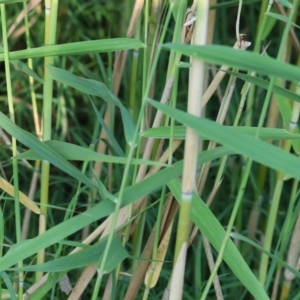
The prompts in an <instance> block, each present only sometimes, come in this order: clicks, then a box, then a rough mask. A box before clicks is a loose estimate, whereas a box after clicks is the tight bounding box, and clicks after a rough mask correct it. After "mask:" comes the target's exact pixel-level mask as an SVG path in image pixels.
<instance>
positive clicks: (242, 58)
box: [163, 43, 300, 82]
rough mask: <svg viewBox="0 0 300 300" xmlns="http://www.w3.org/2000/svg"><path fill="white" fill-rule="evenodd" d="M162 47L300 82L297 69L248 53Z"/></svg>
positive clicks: (197, 47) (213, 48) (221, 63)
mask: <svg viewBox="0 0 300 300" xmlns="http://www.w3.org/2000/svg"><path fill="white" fill-rule="evenodd" d="M163 47H164V48H166V49H172V50H176V51H178V52H180V53H182V54H183V55H187V56H192V57H196V58H199V59H202V60H204V61H206V62H210V63H214V64H220V65H223V64H225V65H227V66H230V67H234V68H237V69H240V70H247V71H255V72H257V73H260V74H265V75H268V76H276V77H279V78H284V79H288V80H292V81H296V82H298V81H300V73H299V68H298V67H295V66H292V65H290V64H286V63H283V62H280V61H277V60H275V59H274V58H270V57H267V56H261V55H259V54H257V53H253V52H250V51H240V50H238V49H233V48H230V47H225V46H216V45H208V46H191V45H183V44H175V43H174V44H171V43H169V44H164V45H163Z"/></svg>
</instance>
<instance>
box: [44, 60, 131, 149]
mask: <svg viewBox="0 0 300 300" xmlns="http://www.w3.org/2000/svg"><path fill="white" fill-rule="evenodd" d="M48 69H49V72H50V74H51V77H52V78H53V79H54V80H56V81H58V82H61V83H63V84H65V85H68V86H71V87H73V88H74V89H77V90H79V91H81V92H83V93H86V94H89V95H93V96H97V97H101V98H102V99H103V100H104V101H106V102H109V103H112V104H113V105H116V106H117V107H119V109H120V111H121V115H122V122H123V128H124V132H125V138H126V141H127V143H128V144H129V146H132V147H134V146H135V145H133V135H134V130H135V127H134V125H133V122H132V119H131V116H130V114H129V112H128V110H127V109H126V108H125V107H124V105H123V104H122V103H121V102H120V100H119V99H118V98H117V97H116V96H115V95H114V94H113V93H112V92H111V91H110V90H109V89H108V88H107V87H106V86H105V85H104V84H103V83H102V82H99V81H96V80H92V79H85V78H81V77H78V76H75V75H73V74H72V73H71V72H68V71H65V70H62V69H59V68H55V67H52V66H48Z"/></svg>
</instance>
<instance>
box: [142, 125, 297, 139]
mask: <svg viewBox="0 0 300 300" xmlns="http://www.w3.org/2000/svg"><path fill="white" fill-rule="evenodd" d="M228 127H229V128H234V129H236V130H237V131H239V132H243V133H247V134H249V135H253V136H254V135H255V133H256V131H257V128H256V127H248V126H238V127H231V126H228ZM185 133H186V126H174V128H173V138H174V139H177V140H182V139H185ZM170 134H171V127H170V126H164V127H155V128H149V129H147V130H145V131H144V132H143V134H142V136H143V137H147V138H156V139H169V138H170ZM200 138H201V139H202V140H208V139H209V138H208V137H206V136H200ZM259 138H261V139H264V140H286V139H300V135H299V134H291V133H289V132H288V131H287V130H285V129H277V128H265V127H264V128H262V129H261V132H260V135H259Z"/></svg>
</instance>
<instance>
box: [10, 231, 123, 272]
mask: <svg viewBox="0 0 300 300" xmlns="http://www.w3.org/2000/svg"><path fill="white" fill-rule="evenodd" d="M106 241H107V239H104V240H102V241H100V243H97V244H95V245H93V246H90V247H88V248H86V249H84V250H81V251H80V252H77V253H74V254H71V255H67V256H65V257H61V258H58V259H55V260H53V261H49V262H46V263H43V264H40V265H33V266H25V267H22V268H11V269H13V270H16V271H33V272H36V271H42V272H61V271H68V270H72V269H78V268H83V267H86V266H88V265H90V264H95V263H97V262H99V261H101V259H102V258H101V256H102V254H103V252H104V250H105V246H106ZM127 257H128V253H127V251H126V250H125V249H124V247H123V245H122V243H121V240H120V238H119V237H118V236H116V235H115V236H114V237H113V240H112V244H111V248H110V253H109V256H108V259H107V261H106V264H105V269H106V271H107V272H110V271H112V270H113V269H114V268H115V267H116V266H117V265H118V264H119V263H121V262H122V261H123V260H124V259H125V258H127Z"/></svg>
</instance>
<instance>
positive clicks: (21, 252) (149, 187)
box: [0, 118, 233, 276]
mask: <svg viewBox="0 0 300 300" xmlns="http://www.w3.org/2000/svg"><path fill="white" fill-rule="evenodd" d="M0 119H1V118H0ZM232 153H233V152H232V151H230V150H228V149H226V148H224V147H219V148H215V149H212V150H208V151H203V152H202V153H201V154H199V157H198V164H199V165H200V164H204V163H205V162H207V161H210V160H214V159H216V158H220V157H222V156H224V155H230V154H232ZM182 167H183V161H179V162H176V163H175V164H174V165H172V166H170V167H168V168H165V169H163V170H161V171H159V172H157V173H156V174H154V175H152V176H150V177H147V178H146V179H144V180H142V181H140V182H138V183H136V184H134V185H131V186H129V187H127V188H126V189H125V190H124V194H123V199H122V206H126V205H128V204H131V203H133V202H134V201H137V200H138V199H141V198H142V197H144V196H146V195H149V194H151V193H153V192H155V191H156V190H158V189H159V188H161V187H162V186H163V185H164V184H166V183H167V182H168V181H170V180H172V179H174V178H176V177H178V176H180V175H181V173H182ZM115 197H118V194H116V195H115ZM114 208H115V206H114V204H113V202H112V201H108V200H104V201H102V202H100V203H98V204H96V205H95V206H94V207H92V208H91V209H89V210H88V211H87V212H85V213H82V214H80V215H78V216H75V217H72V218H71V219H69V220H66V221H64V222H63V223H61V224H59V225H56V226H54V227H52V228H50V229H48V230H47V231H46V232H44V233H43V234H41V235H40V236H37V237H35V238H33V239H31V240H26V241H23V242H21V243H18V244H15V245H14V246H13V247H12V248H11V249H10V250H9V251H8V252H7V253H6V255H5V256H3V257H2V258H0V272H1V271H3V270H6V269H7V268H9V267H11V266H12V265H14V264H16V263H17V262H19V261H21V260H23V259H25V258H27V257H29V256H31V255H34V254H36V253H37V252H38V251H39V250H41V249H45V248H47V247H49V246H51V245H53V244H55V243H58V242H60V241H62V240H63V239H65V238H66V237H67V236H69V235H71V234H73V233H74V232H76V231H78V230H80V229H82V228H83V227H85V226H87V225H89V224H91V223H93V222H95V221H97V220H99V219H101V218H104V217H106V216H108V215H110V214H111V213H113V211H114ZM61 276H63V274H62V275H61Z"/></svg>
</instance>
